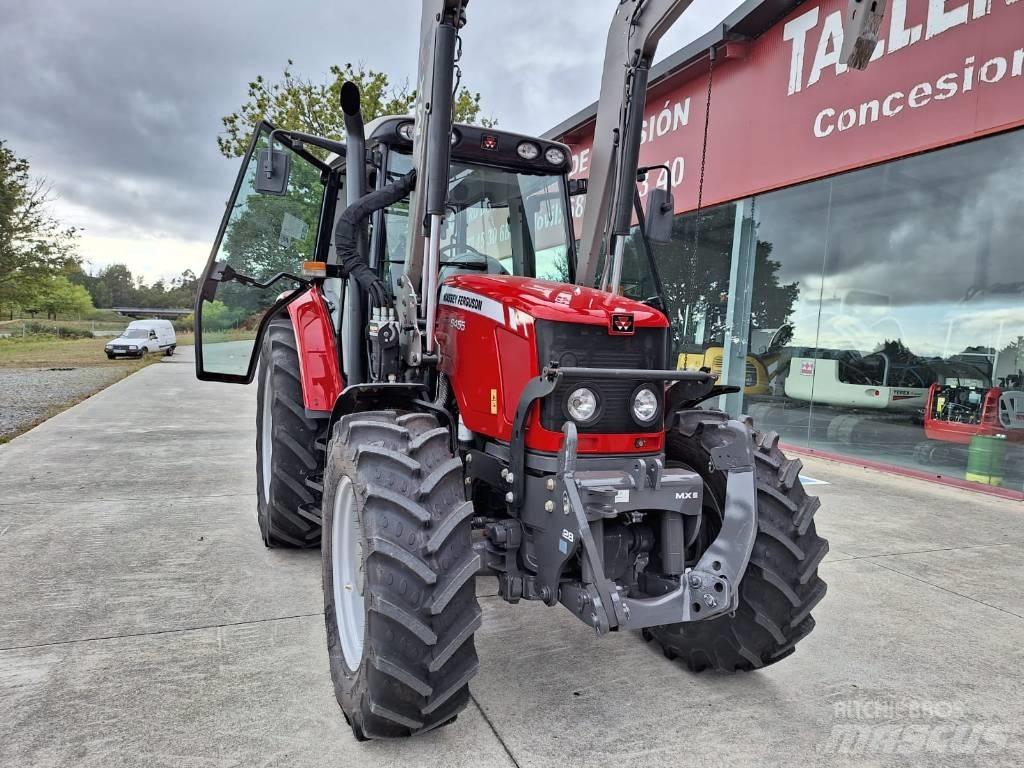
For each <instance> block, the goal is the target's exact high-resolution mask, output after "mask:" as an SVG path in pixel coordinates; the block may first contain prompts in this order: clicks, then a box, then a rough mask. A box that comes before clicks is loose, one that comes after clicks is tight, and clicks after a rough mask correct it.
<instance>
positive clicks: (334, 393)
mask: <svg viewBox="0 0 1024 768" xmlns="http://www.w3.org/2000/svg"><path fill="white" fill-rule="evenodd" d="M286 309H287V310H288V316H289V317H290V318H291V321H292V328H294V329H295V343H296V345H297V346H298V350H299V378H300V380H301V382H302V402H303V405H304V406H305V408H306V410H307V411H314V412H317V413H318V415H324V416H329V415H330V413H331V410H332V409H333V408H334V404H335V402H337V400H338V398H339V397H340V396H341V392H342V390H343V389H344V388H345V382H344V379H343V378H342V375H341V368H340V362H339V360H340V358H339V357H338V347H337V343H336V342H335V338H334V327H333V325H332V324H331V313H330V311H329V310H328V308H327V302H326V301H325V300H324V297H323V296H322V295H321V294H320V291H319V290H318V289H317V288H316V287H312V288H309V289H308V290H306V291H305V292H304V293H303V294H302V295H301V296H299V297H298V298H296V299H294V300H293V301H291V302H290V303H289V304H288V306H287V307H286Z"/></svg>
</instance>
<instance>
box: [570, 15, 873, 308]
mask: <svg viewBox="0 0 1024 768" xmlns="http://www.w3.org/2000/svg"><path fill="white" fill-rule="evenodd" d="M691 2H692V0H620V2H619V6H618V8H617V9H616V11H615V16H614V17H613V18H612V23H611V27H610V28H609V30H608V42H607V45H606V47H605V55H604V72H603V73H602V75H601V94H600V97H599V100H598V105H597V122H596V124H595V126H594V146H593V148H592V149H591V153H590V157H591V160H590V177H589V180H588V184H587V202H586V207H585V209H584V213H583V231H582V233H581V237H580V250H579V262H578V264H577V267H576V282H577V283H579V284H580V285H586V286H593V285H595V283H596V280H597V267H598V264H599V263H600V262H601V255H602V252H604V253H608V254H610V258H611V262H610V263H607V266H606V267H605V276H606V277H607V276H608V275H609V274H610V275H611V279H610V281H609V280H606V279H603V280H602V285H601V287H602V288H605V289H608V288H610V289H611V290H612V291H616V290H617V289H618V275H619V271H620V269H621V264H622V249H623V244H624V240H625V238H626V237H627V236H628V235H629V231H630V227H631V225H632V204H633V194H634V190H635V188H636V186H635V182H636V174H637V166H638V162H639V156H640V143H641V142H640V140H641V127H642V124H643V114H644V107H645V106H646V103H647V76H648V73H649V71H650V66H651V63H652V61H653V59H654V54H655V53H656V51H657V48H658V43H659V42H660V41H661V38H662V37H663V36H664V35H665V33H666V32H667V31H668V30H669V29H670V28H671V27H672V25H673V24H674V23H675V22H676V21H677V20H678V19H679V17H680V16H682V14H683V12H684V11H686V9H687V8H688V7H689V6H690V4H691ZM885 6H886V0H871V1H870V2H869V1H868V0H849V5H848V9H847V12H846V16H845V26H844V32H845V34H844V45H843V57H844V58H845V59H846V61H847V63H848V65H849V66H850V67H851V68H854V69H864V68H865V67H866V66H867V65H868V62H869V61H870V60H871V58H872V55H873V53H874V51H875V46H876V43H877V41H878V33H879V28H880V25H881V22H882V18H883V16H884V13H885ZM609 282H610V286H609Z"/></svg>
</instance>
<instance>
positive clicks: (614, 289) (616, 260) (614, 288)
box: [608, 235, 626, 294]
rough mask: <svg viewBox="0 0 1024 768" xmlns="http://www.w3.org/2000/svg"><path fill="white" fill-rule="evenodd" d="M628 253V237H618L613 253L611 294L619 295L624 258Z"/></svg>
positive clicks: (609, 289) (609, 288) (609, 287)
mask: <svg viewBox="0 0 1024 768" xmlns="http://www.w3.org/2000/svg"><path fill="white" fill-rule="evenodd" d="M625 253H626V237H625V235H618V236H617V237H616V238H615V250H614V251H613V252H612V279H611V283H610V284H609V286H608V291H609V292H610V293H614V294H618V292H619V283H621V282H622V258H623V256H624V255H625Z"/></svg>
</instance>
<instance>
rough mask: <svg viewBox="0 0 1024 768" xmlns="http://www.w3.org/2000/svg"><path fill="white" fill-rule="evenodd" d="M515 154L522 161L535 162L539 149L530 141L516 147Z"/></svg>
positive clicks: (520, 143)
mask: <svg viewBox="0 0 1024 768" xmlns="http://www.w3.org/2000/svg"><path fill="white" fill-rule="evenodd" d="M516 153H517V154H518V155H519V156H520V157H521V158H523V160H536V159H537V158H538V157H539V156H540V147H538V146H537V145H536V144H534V143H533V142H532V141H521V142H519V146H517V147H516Z"/></svg>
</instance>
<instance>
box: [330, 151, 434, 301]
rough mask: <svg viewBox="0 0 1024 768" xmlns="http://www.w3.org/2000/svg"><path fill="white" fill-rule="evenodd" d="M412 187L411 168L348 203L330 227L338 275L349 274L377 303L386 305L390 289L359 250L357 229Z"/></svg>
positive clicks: (412, 173) (413, 185)
mask: <svg viewBox="0 0 1024 768" xmlns="http://www.w3.org/2000/svg"><path fill="white" fill-rule="evenodd" d="M415 187H416V171H415V169H414V170H412V171H410V172H409V173H407V174H406V175H405V176H402V177H401V178H399V179H397V180H395V181H393V182H391V183H390V184H387V185H385V186H383V187H381V188H380V189H378V190H376V191H375V192H371V193H370V194H368V195H365V196H363V197H362V198H360V199H359V200H357V201H356V202H354V203H352V204H351V205H350V206H348V207H347V208H346V209H345V211H344V213H342V214H341V216H340V217H339V218H338V223H337V224H336V225H335V227H334V249H335V252H336V253H337V256H338V263H339V265H340V267H341V276H342V277H352V278H354V279H355V280H356V282H358V283H359V285H360V287H362V289H363V290H364V291H366V292H367V293H368V294H369V297H370V303H371V304H373V305H375V306H378V307H386V306H389V305H390V303H391V302H390V291H389V290H388V288H387V286H385V285H384V283H383V282H382V281H381V280H380V278H379V277H378V276H377V273H376V272H374V271H373V269H372V268H371V267H370V265H369V263H368V262H367V260H366V258H365V257H364V256H362V255H360V253H359V232H360V230H361V228H362V225H363V223H364V222H365V221H366V220H367V219H368V218H369V217H370V216H371V215H372V214H373V213H375V212H376V211H379V210H381V209H382V208H387V207H388V206H389V205H394V204H395V203H397V202H398V201H399V200H401V199H402V198H404V197H405V196H406V195H408V194H409V193H410V192H411V191H412V190H413V189H414V188H415Z"/></svg>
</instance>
